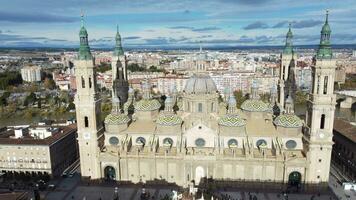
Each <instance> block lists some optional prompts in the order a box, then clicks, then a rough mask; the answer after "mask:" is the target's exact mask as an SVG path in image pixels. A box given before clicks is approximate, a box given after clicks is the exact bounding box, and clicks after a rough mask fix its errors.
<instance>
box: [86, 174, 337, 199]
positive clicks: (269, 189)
mask: <svg viewBox="0 0 356 200" xmlns="http://www.w3.org/2000/svg"><path fill="white" fill-rule="evenodd" d="M192 184H194V182H192ZM80 185H81V186H103V187H105V186H107V187H134V188H162V189H172V190H173V189H174V190H177V191H186V190H188V189H187V188H182V187H181V186H178V185H176V184H174V183H168V182H167V181H166V180H158V179H156V180H152V181H146V182H145V183H132V182H130V181H112V180H110V181H108V180H104V179H101V180H89V179H85V178H82V180H81V184H80ZM195 187H196V188H198V189H199V190H200V191H203V192H204V193H214V192H216V191H231V192H232V191H236V192H260V193H277V194H278V193H292V194H293V193H296V194H317V195H330V196H333V192H332V191H331V189H330V188H329V185H328V183H319V184H306V183H302V184H298V185H291V184H288V183H282V182H273V181H263V182H262V181H260V182H256V181H247V180H217V179H211V178H202V179H201V181H200V183H199V185H197V186H195Z"/></svg>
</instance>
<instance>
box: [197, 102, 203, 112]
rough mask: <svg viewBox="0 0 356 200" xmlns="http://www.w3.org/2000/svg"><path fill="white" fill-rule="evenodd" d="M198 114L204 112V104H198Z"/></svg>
mask: <svg viewBox="0 0 356 200" xmlns="http://www.w3.org/2000/svg"><path fill="white" fill-rule="evenodd" d="M198 112H203V104H202V103H198Z"/></svg>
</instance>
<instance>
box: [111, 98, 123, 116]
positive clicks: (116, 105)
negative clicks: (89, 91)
mask: <svg viewBox="0 0 356 200" xmlns="http://www.w3.org/2000/svg"><path fill="white" fill-rule="evenodd" d="M111 113H113V114H119V113H121V106H120V99H119V97H117V96H116V95H115V96H113V97H112V109H111Z"/></svg>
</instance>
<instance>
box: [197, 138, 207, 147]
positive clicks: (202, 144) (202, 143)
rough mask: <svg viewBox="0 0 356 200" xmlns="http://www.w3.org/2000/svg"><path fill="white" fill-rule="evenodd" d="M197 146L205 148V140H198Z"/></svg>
mask: <svg viewBox="0 0 356 200" xmlns="http://www.w3.org/2000/svg"><path fill="white" fill-rule="evenodd" d="M195 145H196V146H197V147H203V146H205V140H204V139H203V138H198V139H196V140H195Z"/></svg>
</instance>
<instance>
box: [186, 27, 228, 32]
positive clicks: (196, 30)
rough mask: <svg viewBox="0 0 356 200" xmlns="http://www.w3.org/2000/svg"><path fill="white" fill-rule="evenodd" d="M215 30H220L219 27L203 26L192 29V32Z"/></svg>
mask: <svg viewBox="0 0 356 200" xmlns="http://www.w3.org/2000/svg"><path fill="white" fill-rule="evenodd" d="M216 30H221V28H218V27H204V28H195V29H192V31H194V32H207V31H216Z"/></svg>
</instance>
